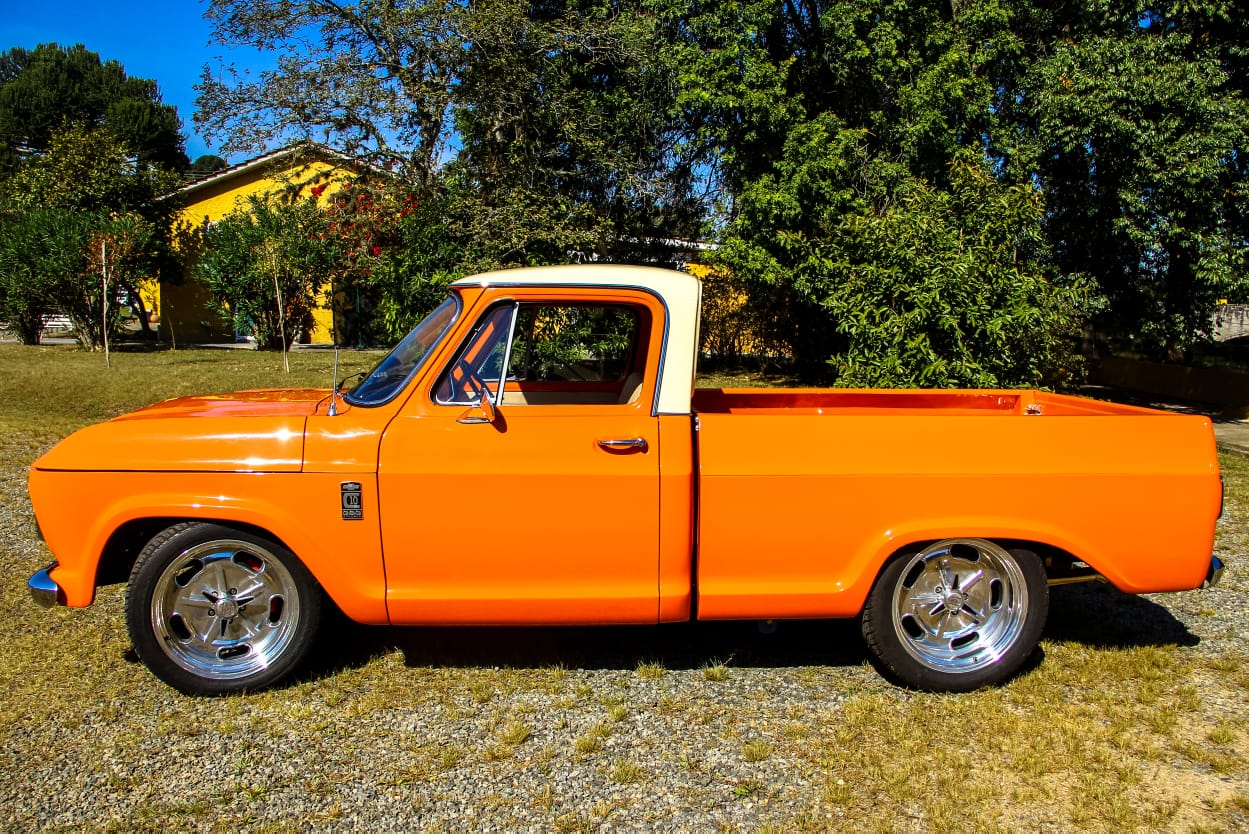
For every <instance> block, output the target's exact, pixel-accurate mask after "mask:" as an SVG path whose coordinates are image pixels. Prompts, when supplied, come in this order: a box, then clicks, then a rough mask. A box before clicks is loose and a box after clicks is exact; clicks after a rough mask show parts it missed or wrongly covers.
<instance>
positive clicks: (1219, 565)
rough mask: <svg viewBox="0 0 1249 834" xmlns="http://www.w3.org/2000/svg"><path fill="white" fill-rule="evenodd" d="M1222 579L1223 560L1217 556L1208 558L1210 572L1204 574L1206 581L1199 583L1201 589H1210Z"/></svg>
mask: <svg viewBox="0 0 1249 834" xmlns="http://www.w3.org/2000/svg"><path fill="white" fill-rule="evenodd" d="M1222 578H1223V560H1222V559H1220V558H1219V557H1218V556H1211V557H1210V572H1209V573H1207V574H1206V581H1205V582H1202V583H1201V587H1203V588H1212V587H1214V586H1215V585H1218V584H1219V580H1220V579H1222Z"/></svg>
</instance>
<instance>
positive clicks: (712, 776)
mask: <svg viewBox="0 0 1249 834" xmlns="http://www.w3.org/2000/svg"><path fill="white" fill-rule="evenodd" d="M376 359H377V354H359V353H344V354H343V370H342V371H341V374H346V373H350V372H352V371H354V370H357V369H361V368H364V367H367V366H369V365H371V364H372V363H373V362H375V361H376ZM291 360H292V365H293V368H292V373H291V374H290V375H289V376H288V375H286V374H284V373H283V372H282V370H281V357H280V356H278V355H276V354H265V353H257V352H251V351H206V350H180V351H177V352H170V351H165V352H135V353H128V352H122V353H118V354H115V355H114V357H113V364H114V367H113V369H112V370H108V369H106V368H105V367H104V361H103V357H102V356H100V355H98V354H97V355H91V354H86V353H83V352H79V351H77V350H74V349H71V348H23V347H18V346H13V345H0V451H2V452H3V457H2V458H0V466H3V473H2V474H3V477H0V500H2V501H3V503H4V506H5V507H6V508H7V510H6V512H4V513H0V575H3V577H4V581H3V583H2V585H0V645H2V646H3V650H2V651H0V751H3V753H2V754H0V761H3V762H4V763H5V764H4V770H5V772H6V774H7V776H6V778H7V779H9V780H11V782H12V784H11V785H10V786H9V787H8V788H7V792H4V791H0V795H3V796H6V797H7V800H6V802H7V804H9V805H10V808H9V811H8V814H7V815H8V817H9V818H10V819H11V821H13V820H16V822H11V824H12V825H14V826H16V827H19V828H28V827H45V824H43V823H40V822H39V821H38V819H37V818H36V817H34V816H31V815H30V814H33V812H29V809H30V808H34V807H36V806H38V803H40V802H42V801H44V799H45V794H44V792H43V790H41V789H38V788H36V786H34V785H33V784H32V783H28V782H25V781H23V780H24V779H26V778H31V779H33V777H31V776H30V774H34V773H53V772H55V774H56V776H55V778H56V780H57V781H58V786H59V787H61V788H64V790H63V791H62V790H58V791H56V792H55V793H56V796H57V798H56V799H55V802H54V804H57V803H60V804H64V803H71V804H72V803H81V805H80V806H78V807H80V810H81V825H80V826H79V825H67V824H65V823H64V822H62V823H59V825H61V827H84V828H90V829H116V830H132V829H136V828H139V829H151V830H161V829H164V830H168V829H172V828H187V829H189V828H198V829H203V830H220V829H223V828H227V827H235V826H237V825H240V824H242V825H244V826H245V827H249V828H260V829H268V830H295V829H301V828H304V827H306V826H309V825H319V826H322V827H330V828H335V827H351V822H350V821H351V820H352V816H351V815H352V813H354V810H355V809H354V807H353V802H354V800H353V799H352V794H351V793H350V791H349V790H347V789H346V788H345V787H344V786H350V785H353V784H355V785H358V784H360V783H361V782H362V781H363V782H367V783H368V784H377V785H384V786H386V787H385V790H386V791H389V792H391V793H392V794H395V795H398V796H401V797H403V798H404V801H408V800H410V808H411V809H413V810H412V813H413V814H414V815H415V816H413V817H411V818H405V820H403V821H398V820H392V822H391V824H392V825H393V826H394V827H398V828H417V829H420V828H424V827H427V826H428V827H429V828H431V829H439V828H446V829H450V830H461V829H464V828H465V826H467V827H468V828H471V827H473V825H472V824H470V823H465V822H461V823H460V824H459V825H458V826H457V825H456V823H455V822H454V821H450V822H448V821H446V820H441V819H440V818H437V817H436V816H430V817H421V816H420V813H421V811H420V810H419V809H421V808H433V807H437V806H436V802H437V801H441V800H437V797H439V796H442V795H443V794H442V793H440V792H443V793H446V792H450V793H454V791H455V790H458V788H453V787H452V786H453V785H463V784H476V783H478V782H480V781H482V780H495V781H497V782H500V783H506V782H507V781H508V780H509V779H535V778H536V779H539V780H541V779H549V784H548V785H547V787H546V788H544V789H542V791H540V792H535V793H534V794H533V795H532V796H531V797H530V798H528V799H526V800H525V801H524V802H520V803H515V802H512V803H511V804H509V801H503V800H501V799H499V798H498V797H499V796H502V795H503V794H501V793H500V794H497V795H496V794H492V795H491V797H494V798H489V799H488V800H482V802H481V803H480V807H477V808H475V809H474V810H475V812H477V813H479V814H480V816H479V817H477V820H478V823H481V824H484V823H485V822H488V821H494V822H495V823H496V824H498V825H500V826H502V827H509V825H521V824H525V825H536V826H537V827H538V828H541V829H544V830H556V831H558V830H596V829H597V828H598V826H603V827H604V828H612V827H615V826H619V825H621V824H623V822H624V821H626V820H630V819H632V820H634V821H635V822H636V821H640V820H645V819H650V820H653V821H654V824H655V827H657V828H662V827H663V825H664V821H665V820H666V819H668V817H665V816H664V814H665V813H667V811H665V810H664V809H665V808H668V807H669V806H668V805H666V804H665V802H666V800H663V801H661V799H662V798H658V797H654V796H652V795H651V793H650V792H648V786H649V785H650V784H651V783H652V782H656V781H659V780H663V781H665V783H666V782H668V781H673V780H675V781H677V782H679V783H680V784H682V785H684V786H686V787H685V788H684V789H683V790H685V791H686V793H685V796H686V799H685V800H682V801H687V802H688V803H690V804H691V807H703V804H705V803H710V804H708V805H707V806H706V807H715V808H717V809H718V810H717V813H721V812H722V813H723V814H724V815H725V816H724V818H725V819H727V820H728V821H729V822H728V823H727V824H726V827H727V828H728V829H729V830H771V831H791V830H811V831H815V830H863V829H866V830H900V831H951V832H953V831H958V832H966V831H972V830H976V831H979V830H986V831H993V830H1002V831H1007V830H1010V831H1018V830H1038V829H1044V830H1055V831H1074V830H1081V831H1083V830H1101V831H1112V830H1113V831H1119V830H1133V829H1135V830H1178V831H1232V830H1245V828H1246V827H1249V775H1247V774H1249V664H1247V661H1249V651H1247V650H1246V646H1247V642H1246V641H1247V637H1246V634H1245V631H1246V627H1247V623H1246V619H1245V612H1246V610H1247V606H1246V599H1247V598H1249V580H1247V578H1246V577H1247V574H1246V570H1245V567H1244V564H1245V559H1246V556H1245V554H1246V553H1249V460H1244V459H1240V458H1225V459H1224V460H1223V466H1224V473H1225V478H1226V484H1227V511H1226V513H1225V516H1224V519H1223V520H1222V522H1221V523H1220V529H1219V540H1218V549H1219V551H1220V552H1221V553H1222V554H1223V555H1224V556H1225V558H1226V560H1227V561H1228V563H1229V571H1228V575H1227V577H1226V580H1225V582H1224V584H1223V586H1222V587H1220V588H1219V589H1215V590H1213V591H1205V592H1190V593H1187V594H1173V595H1158V596H1155V597H1151V598H1149V599H1136V598H1131V597H1124V596H1122V595H1119V594H1117V593H1114V592H1112V591H1109V590H1108V589H1105V588H1102V587H1100V586H1095V587H1084V586H1082V587H1079V588H1074V589H1057V590H1056V592H1055V594H1054V606H1053V610H1052V615H1051V622H1050V626H1049V628H1048V630H1047V633H1046V637H1045V639H1044V641H1043V644H1042V648H1043V652H1044V660H1043V662H1041V663H1039V665H1037V666H1036V667H1035V668H1032V669H1030V670H1029V671H1026V672H1025V673H1024V674H1022V675H1021V676H1019V677H1018V678H1017V679H1016V680H1014V681H1012V682H1011V683H1009V684H1008V685H1006V686H1004V687H1001V688H999V689H992V690H988V691H983V692H977V693H972V694H968V695H955V696H936V695H924V694H916V693H910V692H906V691H903V690H899V689H896V688H894V687H891V686H888V685H887V684H885V683H884V682H883V681H882V680H881V679H880V678H879V677H878V676H877V675H876V674H875V672H874V671H873V670H872V669H871V668H870V667H867V666H865V665H864V663H863V655H862V652H861V651H860V650H859V649H858V648H857V644H855V643H854V641H853V639H851V636H852V635H853V629H841V630H834V631H831V632H826V631H823V630H821V628H822V627H818V626H798V627H794V629H793V630H791V631H788V632H787V631H785V628H784V627H783V628H782V631H781V632H780V633H779V634H778V636H777V637H775V638H771V639H772V640H773V642H759V640H758V639H755V641H754V642H749V641H748V643H747V644H746V645H747V648H746V649H743V650H742V651H740V652H739V651H737V650H736V648H735V647H736V645H737V644H736V643H733V642H732V641H733V640H736V639H737V638H736V637H735V636H733V635H736V634H738V632H736V631H731V630H730V631H725V630H717V628H716V627H708V628H707V629H703V627H701V626H700V627H698V629H695V630H693V631H692V632H680V634H682V635H688V634H691V633H692V634H693V637H690V638H689V642H688V644H684V643H683V644H682V646H679V647H674V646H672V645H669V644H668V643H667V642H666V640H667V639H668V638H667V635H670V634H672V632H670V631H663V630H661V629H634V630H606V631H603V632H597V631H593V630H576V629H573V630H558V631H557V635H558V636H555V637H550V636H543V637H540V638H539V639H537V640H536V642H531V637H530V635H529V633H528V632H520V633H519V636H518V634H516V633H512V631H510V630H502V631H499V632H497V633H495V634H497V637H494V638H491V639H489V640H486V641H484V642H485V643H489V644H490V645H483V641H481V640H479V639H478V638H475V637H473V634H474V632H471V631H469V632H465V631H463V630H454V629H451V630H443V631H438V632H436V633H435V636H436V638H437V641H438V642H436V643H435V644H433V645H431V644H429V643H427V642H426V639H427V638H429V635H430V632H428V631H419V632H417V634H418V637H413V638H406V637H403V636H395V635H393V634H392V633H390V632H387V634H389V635H390V636H383V637H382V638H378V639H372V638H370V640H371V642H370V641H366V642H368V646H369V648H367V649H363V650H362V649H360V648H359V647H358V646H357V647H354V648H353V647H352V646H351V645H343V644H342V641H339V642H338V643H331V644H329V645H327V647H326V649H325V651H324V654H325V656H326V657H325V659H324V660H323V663H322V667H323V668H322V669H321V670H320V671H319V672H318V673H317V674H314V675H313V676H311V677H309V678H308V679H306V680H303V681H300V682H297V683H295V684H293V685H292V686H290V687H287V688H283V689H279V690H276V691H271V692H266V693H260V694H256V695H247V696H241V697H237V698H231V699H226V700H223V701H222V700H219V701H204V700H196V699H190V698H184V697H181V696H179V695H177V694H176V693H173V692H172V691H171V690H169V689H168V688H166V687H164V686H163V685H161V684H160V683H158V682H157V681H156V680H155V679H154V678H153V677H152V676H151V675H149V674H148V673H147V672H146V671H145V670H144V669H143V668H142V667H141V666H140V665H138V664H136V663H133V662H125V659H126V658H127V650H128V645H129V643H128V639H127V637H126V635H125V628H124V624H123V622H122V617H121V606H122V591H121V589H120V588H117V587H112V588H108V589H104V590H103V591H102V592H101V594H100V598H99V600H98V601H97V604H96V605H94V606H93V607H91V608H88V609H82V610H65V609H56V610H52V611H45V610H42V609H38V608H36V607H35V606H34V604H33V603H32V602H31V601H30V599H29V597H28V596H27V594H26V591H25V587H24V583H25V580H26V578H27V577H28V576H29V575H30V573H32V572H33V571H34V570H36V569H37V568H39V567H41V566H42V565H43V564H44V563H45V562H46V561H47V560H48V559H49V558H50V557H49V555H48V553H47V552H46V550H45V549H44V547H43V545H42V543H41V542H39V540H38V538H37V536H36V530H35V525H34V523H33V518H32V516H31V513H30V510H29V504H28V502H27V499H26V495H25V470H26V468H27V467H28V466H29V463H30V462H31V461H32V460H33V459H34V458H35V457H36V456H37V455H38V454H39V453H40V451H41V450H42V449H44V448H46V447H47V446H48V445H49V444H51V443H53V442H54V441H55V440H56V439H58V438H59V437H62V436H64V435H65V434H66V433H68V432H69V431H71V430H72V429H74V428H75V427H77V426H81V425H84V424H86V423H89V422H92V421H95V420H99V419H103V418H106V417H108V416H110V415H113V414H117V413H120V412H123V411H125V410H127V409H131V408H134V407H136V406H140V405H143V404H145V403H149V402H153V401H155V400H159V399H162V398H166V397H170V396H175V395H179V394H187V393H192V392H209V391H224V390H229V389H238V388H247V387H274V386H286V385H291V386H306V385H316V386H322V387H327V386H328V385H329V378H330V373H331V365H332V362H333V354H332V353H330V352H325V351H301V352H295V353H294V354H293V355H292V357H291ZM760 381H766V380H760V379H758V378H752V379H744V380H735V381H734V382H735V384H742V383H746V384H749V383H751V382H760ZM586 632H588V635H587V634H586ZM726 634H727V635H730V636H728V637H726V636H724V635H726ZM786 634H789V635H791V636H788V637H786V636H785V635H786ZM795 634H796V635H799V637H794V636H792V635H795ZM829 634H831V635H833V638H832V639H833V640H834V641H837V640H840V641H843V642H842V643H837V642H830V643H828V644H822V643H820V642H819V640H825V639H830V638H829V637H828V636H827V635H829ZM465 635H467V636H465ZM802 635H811V636H812V639H813V640H815V642H809V641H807V639H806V637H803V636H802ZM816 638H818V639H816ZM429 639H433V638H429ZM682 639H685V637H683V638H682ZM752 639H754V638H752ZM760 639H761V638H760ZM348 643H350V640H348ZM500 645H502V646H506V647H507V648H506V650H504V649H501V648H499V646H500ZM569 646H571V647H573V648H569ZM761 647H762V648H761ZM768 647H771V648H768ZM766 651H775V652H777V653H778V654H779V657H768V656H766V654H764V652H766ZM336 667H342V668H336ZM734 693H735V694H734ZM794 693H799V694H798V695H795V694H794ZM626 728H632V729H626ZM405 745H406V746H405ZM184 749H186V750H192V751H194V752H193V756H192V757H191V760H188V761H183V759H182V757H181V751H182V750H184ZM171 750H176V751H179V755H178V756H172V755H171V754H170V752H169V751H171ZM136 761H138V762H149V763H153V764H152V768H154V769H153V770H151V771H149V770H146V769H143V768H141V767H138V766H132V765H126V764H124V763H126V762H136ZM155 763H160V764H159V766H157V764H155ZM287 765H291V766H290V767H287ZM314 771H315V773H316V774H317V776H316V778H315V779H313V778H312V777H311V776H309V775H308V774H309V773H312V772H314ZM583 773H589V774H591V776H587V777H585V778H584V779H583V780H582V781H581V782H577V781H576V779H577V778H581V777H578V776H577V774H583ZM568 774H573V775H572V776H569V775H568ZM595 774H597V775H595ZM457 780H458V781H457ZM464 780H467V781H464ZM570 780H571V782H570ZM569 784H576V785H578V787H577V789H576V791H577V793H576V795H570V794H569V788H568V787H567V786H568V785H569ZM500 790H502V789H500ZM285 796H299V797H301V799H300V801H301V802H303V803H304V805H302V806H300V807H302V808H304V810H302V811H300V812H299V813H298V814H295V813H294V812H291V815H287V816H284V815H283V814H284V813H285V812H283V811H280V810H275V809H277V808H278V806H277V805H276V804H273V803H270V804H266V802H265V797H270V798H272V797H285ZM715 803H721V804H719V805H717V804H715ZM240 806H246V807H247V808H248V809H250V810H248V811H247V812H246V813H245V814H244V815H243V816H240V811H239V808H240ZM39 807H42V806H39ZM105 808H107V809H109V810H107V811H105V810H100V809H105ZM430 813H432V812H430ZM634 815H636V816H634ZM535 820H536V823H535V822H534V821H535ZM509 821H511V822H510V824H509ZM56 825H57V824H53V827H56Z"/></svg>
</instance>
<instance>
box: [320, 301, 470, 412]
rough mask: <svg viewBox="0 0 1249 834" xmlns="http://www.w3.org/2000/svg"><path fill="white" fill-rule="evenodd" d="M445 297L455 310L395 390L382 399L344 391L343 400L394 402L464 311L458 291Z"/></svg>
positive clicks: (375, 405) (361, 405) (367, 405)
mask: <svg viewBox="0 0 1249 834" xmlns="http://www.w3.org/2000/svg"><path fill="white" fill-rule="evenodd" d="M447 298H448V299H449V300H451V301H454V302H455V312H454V313H453V314H452V315H451V318H449V319H448V320H447V323H446V324H445V325H443V328H442V331H441V332H440V333H439V334H438V336H437V337H436V338H435V339H434V340H433V341H432V342H430V343H429V348H428V349H427V350H426V351H425V353H424V355H422V356H421V358H420V359H418V360H417V361H416V364H414V365H413V366H412V369H411V370H410V371H408V374H407V376H406V377H404V379H403V381H402V382H400V383H399V384H398V385H396V386H395V390H394V391H392V392H391V393H390V396H388V397H386V398H385V399H383V400H357V399H354V398H353V397H352V395H351V392H346V393H344V394H343V395H342V398H343V401H344V402H348V403H350V404H351V405H353V406H357V407H359V408H378V407H379V406H383V405H386V404H388V403H391V402H394V400H395V398H396V397H398V396H399V395H400V394H402V393H403V392H404V391H406V390H407V389H408V386H410V385H411V384H412V379H413V377H415V376H416V374H417V372H418V371H419V370H420V369H421V368H423V367H425V363H426V362H428V361H429V357H430V355H431V354H433V353H434V351H435V348H437V347H438V345H439V344H441V342H442V340H443V339H445V338H446V337H447V334H448V333H450V332H451V329H452V328H453V327H455V324H456V322H458V321H459V320H460V315H461V314H463V312H464V301H463V300H462V299H461V298H460V294H459V293H458V292H450V293H448V295H447ZM445 303H446V301H445V300H444V301H443V302H442V303H440V304H439V305H438V307H441V306H442V305H443V304H445ZM438 307H435V308H434V309H433V310H430V315H433V313H434V311H436V310H437V309H438ZM426 318H428V316H426ZM424 321H425V319H421V322H424ZM417 327H420V323H418V324H417ZM414 332H416V327H414V328H412V330H409V331H408V334H407V335H405V336H404V337H403V339H400V340H399V341H398V342H397V343H396V344H395V346H394V347H392V348H391V349H390V351H389V352H388V353H387V354H386V355H385V356H383V357H382V359H381V361H380V362H378V363H377V365H375V366H374V367H373V370H372V371H370V372H369V376H366V377H365V378H364V379H368V378H369V377H371V376H372V375H373V373H374V372H376V371H377V369H378V368H380V367H381V366H382V362H385V361H386V360H387V359H388V358H390V355H391V354H392V353H394V351H395V349H396V348H398V347H399V345H401V344H403V342H404V339H407V338H408V336H411V335H412V334H413V333H414ZM361 384H363V380H361Z"/></svg>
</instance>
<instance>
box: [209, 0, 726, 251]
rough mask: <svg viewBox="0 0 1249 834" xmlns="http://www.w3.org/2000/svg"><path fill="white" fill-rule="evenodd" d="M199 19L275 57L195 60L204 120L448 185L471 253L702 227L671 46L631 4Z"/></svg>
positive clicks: (642, 239)
mask: <svg viewBox="0 0 1249 834" xmlns="http://www.w3.org/2000/svg"><path fill="white" fill-rule="evenodd" d="M208 17H209V19H210V20H211V21H212V22H213V25H214V31H215V37H216V38H217V39H218V40H219V41H221V42H222V43H227V44H230V45H247V46H253V47H257V48H262V49H269V50H274V51H277V52H278V53H279V61H278V66H277V68H276V69H275V70H272V71H269V72H265V73H262V74H261V75H260V77H259V78H257V79H255V80H252V79H250V78H248V77H245V76H243V75H240V74H238V73H235V72H234V71H233V70H231V69H225V70H223V71H221V72H220V73H218V74H214V73H213V72H211V71H210V70H209V69H207V68H206V70H205V73H204V76H203V78H202V80H201V83H200V85H199V88H198V89H199V90H200V98H199V100H198V104H199V111H198V113H197V115H196V119H197V122H198V124H200V125H201V126H202V127H203V129H204V130H205V131H206V133H207V135H209V136H210V137H211V138H213V139H214V140H221V141H222V143H223V147H224V148H225V149H226V150H255V149H257V148H259V147H262V146H264V144H265V143H267V142H273V141H279V140H280V141H288V140H289V139H291V138H318V139H321V140H323V141H326V142H329V143H330V144H332V145H334V146H335V147H337V148H338V149H340V150H342V151H343V152H345V153H347V154H349V155H352V156H357V157H362V158H365V159H367V160H368V161H370V162H371V163H372V164H374V165H375V166H380V167H382V168H385V169H388V170H391V171H393V172H395V173H396V174H397V175H398V176H399V177H400V179H401V180H402V181H403V182H404V183H405V187H406V188H407V189H408V191H409V192H410V193H412V194H415V195H416V196H417V197H418V198H419V199H421V200H423V201H428V200H430V199H435V200H439V201H445V200H446V199H448V198H454V199H455V200H457V201H458V202H459V203H460V205H458V206H457V208H456V211H455V215H456V217H457V218H459V233H460V234H463V235H464V236H466V237H467V238H469V239H470V240H471V241H472V243H473V246H472V247H471V248H472V249H473V250H474V251H475V253H476V254H477V255H478V256H479V257H480V258H481V260H480V261H479V264H478V265H481V266H484V265H500V264H522V263H525V264H535V263H549V262H552V261H566V260H567V259H568V258H569V255H570V252H574V251H576V252H580V253H583V254H585V255H593V256H598V257H608V258H612V259H625V260H644V259H647V258H648V257H651V256H653V255H654V254H655V251H656V249H657V248H658V249H660V250H662V249H663V247H662V245H661V246H658V247H657V246H656V244H657V243H660V242H661V241H662V239H664V238H668V237H672V236H684V235H691V236H692V235H694V234H696V232H697V230H698V228H699V222H700V221H701V217H702V207H701V205H700V204H699V203H698V201H697V200H696V199H694V198H693V197H692V196H691V194H690V189H691V187H692V184H693V182H694V179H695V177H694V175H693V172H692V168H690V167H689V166H688V165H685V164H684V163H683V161H682V159H681V157H680V155H679V154H677V153H676V152H675V146H676V144H677V143H678V141H679V135H678V133H677V131H676V130H674V125H676V126H679V122H676V121H674V115H673V112H672V100H671V95H670V90H671V88H672V85H673V83H674V79H675V73H676V67H675V65H674V64H673V63H672V59H673V57H674V56H673V55H672V54H670V53H667V52H665V51H663V50H661V49H657V48H656V42H657V41H662V40H663V38H664V37H665V35H664V34H663V33H662V32H661V31H660V30H659V25H660V24H659V21H658V18H656V17H655V16H654V15H652V14H650V13H649V11H647V10H646V8H645V6H644V4H642V3H638V2H634V3H623V4H618V3H612V2H607V0H542V2H523V1H522V0H504V1H503V2H498V3H481V4H479V3H467V4H466V3H456V2H436V1H434V0H425V1H423V2H415V3H409V4H400V5H396V4H394V3H391V2H386V1H385V0H356V2H350V3H337V2H330V0H295V2H282V3H278V2H272V1H271V2H263V3H255V2H251V0H247V1H246V2H244V0H213V2H212V4H211V6H210V8H209V11H208ZM311 33H316V34H315V36H316V38H317V42H318V48H317V49H316V50H315V51H310V50H308V49H307V48H306V44H307V40H306V39H307V38H308V37H309V35H310V34H311ZM457 146H458V147H459V152H458V153H454V156H453V155H452V152H453V150H454V149H455V148H456V147H457Z"/></svg>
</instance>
